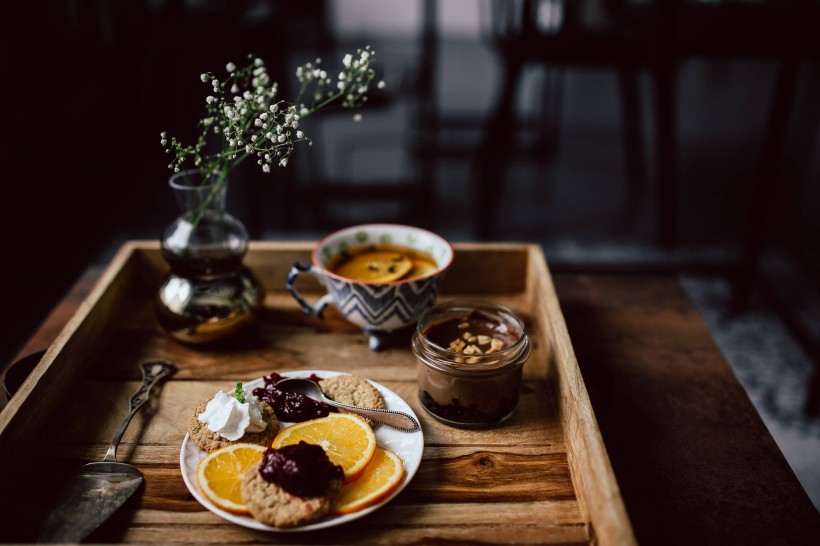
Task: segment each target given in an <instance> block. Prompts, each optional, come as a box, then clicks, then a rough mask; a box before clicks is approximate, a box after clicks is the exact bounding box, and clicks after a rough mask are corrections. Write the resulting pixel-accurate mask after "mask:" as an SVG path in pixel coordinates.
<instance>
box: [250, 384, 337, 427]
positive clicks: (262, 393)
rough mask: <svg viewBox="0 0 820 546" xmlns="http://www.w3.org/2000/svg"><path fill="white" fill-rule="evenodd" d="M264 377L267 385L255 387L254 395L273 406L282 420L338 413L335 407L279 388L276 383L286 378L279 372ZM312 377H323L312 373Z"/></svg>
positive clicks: (289, 420) (294, 420)
mask: <svg viewBox="0 0 820 546" xmlns="http://www.w3.org/2000/svg"><path fill="white" fill-rule="evenodd" d="M262 379H263V380H264V381H265V386H264V387H257V388H255V389H253V395H254V396H256V397H257V398H259V400H261V401H262V402H265V403H266V404H268V405H269V406H270V407H272V408H273V411H274V412H275V413H276V417H278V418H279V420H280V421H287V422H290V423H301V422H302V421H309V420H310V419H318V418H320V417H327V414H328V413H331V412H333V413H336V409H335V408H332V407H330V406H328V405H327V404H324V403H322V402H318V401H316V400H314V399H313V398H310V397H307V396H305V395H304V394H301V393H296V392H285V391H283V390H279V389H277V388H276V384H277V383H278V382H279V381H281V380H282V379H285V378H284V377H282V376H281V375H279V374H278V373H272V374H270V375H266V376H264V377H263V378H262ZM310 379H312V380H314V381H319V380H320V379H321V378H320V377H318V376H317V375H316V374H311V376H310Z"/></svg>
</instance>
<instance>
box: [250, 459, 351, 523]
mask: <svg viewBox="0 0 820 546" xmlns="http://www.w3.org/2000/svg"><path fill="white" fill-rule="evenodd" d="M342 481H343V480H334V481H333V482H332V483H331V486H330V489H329V491H328V494H327V495H324V496H319V497H300V496H297V495H291V494H290V493H288V492H287V491H285V490H284V489H282V488H281V487H280V486H278V485H276V484H275V483H271V482H269V481H267V480H265V479H264V478H263V477H262V475H261V474H260V473H259V463H257V464H256V465H254V466H253V467H252V468H250V469H249V470H248V471H247V472H245V476H244V478H243V480H242V499H243V500H244V501H245V506H247V507H248V511H249V512H250V514H251V516H252V517H253V518H254V519H255V520H257V521H260V522H262V523H264V524H265V525H271V526H273V527H296V526H298V525H304V524H306V523H310V522H313V521H316V520H318V519H321V518H323V517H324V516H326V515H327V514H328V513H330V507H331V505H332V504H333V500H334V499H335V498H336V496H337V495H338V494H339V491H340V490H341V488H342Z"/></svg>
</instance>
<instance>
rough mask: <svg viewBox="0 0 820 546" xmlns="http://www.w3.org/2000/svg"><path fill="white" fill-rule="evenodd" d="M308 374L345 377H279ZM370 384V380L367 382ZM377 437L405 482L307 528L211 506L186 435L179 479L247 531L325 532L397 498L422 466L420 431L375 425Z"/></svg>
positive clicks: (387, 399)
mask: <svg viewBox="0 0 820 546" xmlns="http://www.w3.org/2000/svg"><path fill="white" fill-rule="evenodd" d="M311 374H316V375H317V376H319V377H321V378H326V377H331V376H334V375H346V374H342V373H339V372H331V371H323V370H300V371H297V372H282V373H280V375H281V376H282V377H308V376H310V375H311ZM368 381H370V380H368ZM370 383H371V384H372V385H373V386H374V387H376V388H377V389H378V390H379V392H380V393H381V395H382V397H384V403H385V406H386V408H387V409H390V410H396V411H403V412H405V413H409V414H410V415H412V416H413V417H414V418H416V420H417V421H418V417H417V416H416V414H415V413H414V412H413V410H412V409H411V408H410V406H408V405H407V402H405V401H404V400H402V398H401V397H400V396H399V395H397V394H396V393H394V392H393V391H391V390H390V389H388V388H387V387H384V386H383V385H380V384H378V383H376V382H375V381H370ZM263 385H264V380H263V379H262V378H259V379H256V380H254V381H250V382H248V383H246V384H245V385H244V387H245V389H247V390H249V391H251V390H253V389H255V388H256V387H262V386H263ZM292 424H293V423H286V422H283V423H282V428H284V427H287V426H289V425H292ZM374 432H375V434H376V441H377V442H378V444H379V445H380V446H381V447H383V448H385V449H389V450H391V451H393V452H395V453H396V455H398V456H399V457H400V458H401V460H402V462H403V463H404V470H405V474H404V480H402V482H401V484H400V485H399V486H398V487H397V488H396V490H395V491H393V493H392V494H390V495H389V496H388V497H387V498H385V499H384V500H383V501H382V502H380V503H378V504H374V505H373V506H369V507H367V508H365V509H363V510H359V511H358V512H353V513H352V514H344V515H340V516H334V515H329V516H326V517H324V518H323V519H321V520H319V521H317V522H314V523H310V524H307V525H301V526H298V527H288V528H279V527H271V526H269V525H265V524H264V523H261V522H259V521H257V520H255V519H253V518H252V517H250V516H238V515H236V514H231V513H230V512H226V511H225V510H222V509H220V508H219V507H217V506H216V505H215V504H213V503H212V502H211V501H210V500H208V498H207V497H206V496H205V495H203V494H202V492H201V491H200V489H199V485H197V483H196V467H197V465H198V464H199V461H201V460H202V459H203V458H204V457H205V455H207V453H206V452H205V451H202V450H201V449H199V448H198V447H197V446H196V444H194V443H193V442H192V441H191V440H190V438H189V437H188V434H186V435H185V439H184V440H183V441H182V449H181V450H180V452H179V466H180V469H181V470H182V479H183V480H184V481H185V485H186V486H187V487H188V490H189V491H190V492H191V495H193V496H194V498H195V499H196V500H197V501H199V503H200V504H202V506H204V507H205V508H207V509H208V510H210V511H211V512H213V513H214V514H216V515H217V516H219V517H221V518H224V519H226V520H228V521H230V522H232V523H235V524H237V525H241V526H243V527H247V528H249V529H256V530H259V531H275V532H295V531H312V530H315V529H324V528H325V527H332V526H334V525H341V524H342V523H347V522H348V521H353V520H354V519H359V518H361V517H363V516H366V515H367V514H369V513H371V512H373V511H374V510H377V509H378V508H379V507H381V506H383V505H385V504H387V503H388V502H390V501H391V500H392V499H393V497H395V496H396V495H398V494H399V493H400V492H401V491H402V490H403V489H404V488H405V487H406V486H407V484H408V483H410V480H412V479H413V476H414V475H415V474H416V471H417V470H418V469H419V463H421V454H422V450H423V449H424V435H423V434H422V431H421V430H417V431H416V432H402V431H400V430H396V429H393V428H390V427H388V426H386V425H378V426H377V427H376V428H375V430H374Z"/></svg>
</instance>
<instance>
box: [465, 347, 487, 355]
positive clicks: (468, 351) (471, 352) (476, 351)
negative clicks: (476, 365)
mask: <svg viewBox="0 0 820 546" xmlns="http://www.w3.org/2000/svg"><path fill="white" fill-rule="evenodd" d="M464 354H465V355H480V354H483V352H482V351H481V349H479V348H478V346H476V345H467V348H465V349H464Z"/></svg>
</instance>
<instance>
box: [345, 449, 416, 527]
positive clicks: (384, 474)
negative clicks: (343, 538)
mask: <svg viewBox="0 0 820 546" xmlns="http://www.w3.org/2000/svg"><path fill="white" fill-rule="evenodd" d="M403 478H404V465H403V464H402V462H401V459H400V458H399V456H398V455H396V454H395V453H393V452H392V451H390V450H389V449H384V448H382V447H377V448H376V452H375V453H373V458H372V459H370V463H368V465H367V468H365V469H364V472H363V473H362V475H361V476H359V477H358V478H357V479H356V480H355V481H352V482H350V483H348V484H347V485H345V486H344V487H342V491H341V493H339V497H338V498H337V499H336V501H335V502H334V503H333V508H332V511H333V513H334V514H349V513H351V512H356V511H358V510H361V509H362V508H367V507H368V506H372V505H374V504H376V503H377V502H380V501H381V500H382V499H384V498H385V497H387V496H388V495H389V494H390V493H392V492H393V491H394V490H395V489H396V488H397V487H398V486H399V484H400V483H401V481H402V479H403Z"/></svg>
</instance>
